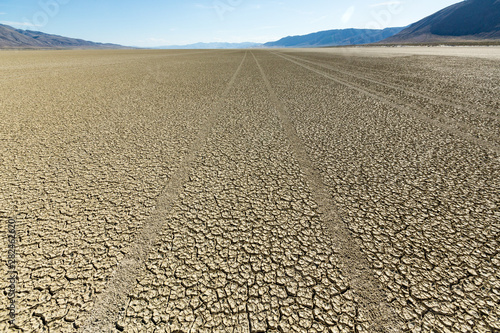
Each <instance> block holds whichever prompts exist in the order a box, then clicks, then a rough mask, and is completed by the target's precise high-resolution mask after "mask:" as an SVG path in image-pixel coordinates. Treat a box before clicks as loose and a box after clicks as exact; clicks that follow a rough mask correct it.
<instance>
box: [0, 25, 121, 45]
mask: <svg viewBox="0 0 500 333" xmlns="http://www.w3.org/2000/svg"><path fill="white" fill-rule="evenodd" d="M2 48H3V49H9V48H28V49H29V48H32V49H57V48H89V49H118V48H126V47H125V46H121V45H117V44H111V43H96V42H90V41H87V40H83V39H77V38H70V37H64V36H59V35H52V34H46V33H43V32H40V31H32V30H22V29H16V28H13V27H11V26H9V25H5V24H0V49H2Z"/></svg>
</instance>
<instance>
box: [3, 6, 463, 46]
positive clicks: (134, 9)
mask: <svg viewBox="0 0 500 333" xmlns="http://www.w3.org/2000/svg"><path fill="white" fill-rule="evenodd" d="M457 2H459V1H458V0H400V1H393V0H344V1H340V0H310V1H305V0H277V1H274V0H268V1H263V0H184V1H173V0H0V23H3V24H7V25H11V26H14V27H16V28H21V29H31V30H38V31H43V32H46V33H52V34H58V35H64V36H68V37H74V38H82V39H87V40H92V41H96V42H111V43H118V44H122V45H129V46H143V47H146V46H159V45H179V44H191V43H195V42H219V41H225V42H268V41H273V40H277V39H279V38H282V37H285V36H289V35H300V34H307V33H311V32H316V31H320V30H329V29H342V28H386V27H396V26H406V25H408V24H411V23H413V22H415V21H418V20H419V19H421V18H423V17H425V16H428V15H430V14H432V13H434V12H436V11H438V10H439V9H442V8H444V7H446V6H449V5H451V4H454V3H457Z"/></svg>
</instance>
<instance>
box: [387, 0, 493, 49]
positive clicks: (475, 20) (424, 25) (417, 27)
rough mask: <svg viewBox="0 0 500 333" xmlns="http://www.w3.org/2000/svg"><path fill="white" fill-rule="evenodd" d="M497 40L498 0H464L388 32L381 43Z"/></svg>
mask: <svg viewBox="0 0 500 333" xmlns="http://www.w3.org/2000/svg"><path fill="white" fill-rule="evenodd" d="M493 40H496V41H499V40H500V0H467V1H462V2H459V3H457V4H454V5H451V6H449V7H446V8H444V9H442V10H440V11H438V12H437V13H434V14H432V15H430V16H428V17H426V18H424V19H422V20H420V21H418V22H416V23H414V24H412V25H410V26H409V27H408V28H406V29H404V30H403V31H401V32H399V33H398V34H396V35H394V36H391V37H389V38H387V39H385V40H384V41H382V43H384V44H414V43H444V42H477V41H493Z"/></svg>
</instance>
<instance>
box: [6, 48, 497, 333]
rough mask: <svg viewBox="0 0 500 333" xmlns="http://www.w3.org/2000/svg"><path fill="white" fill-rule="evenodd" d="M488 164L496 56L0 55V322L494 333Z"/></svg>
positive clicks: (491, 169) (354, 52)
mask: <svg viewBox="0 0 500 333" xmlns="http://www.w3.org/2000/svg"><path fill="white" fill-rule="evenodd" d="M499 153H500V48H498V47H489V48H458V47H457V48H346V49H322V50H284V49H275V50H255V49H254V50H227V51H216V50H179V51H154V50H114V51H1V52H0V186H1V191H0V218H1V221H2V224H1V225H0V244H1V246H0V248H1V260H2V263H1V265H0V276H1V279H0V286H1V289H2V292H1V293H0V331H2V332H120V331H123V332H176V333H180V332H186V333H187V332H248V333H250V332H317V333H320V332H499V331H500V244H499V243H500V209H499V205H500V158H499ZM9 219H11V220H10V222H8V221H9ZM12 240H15V242H12ZM14 252H15V262H14V261H12V260H11V261H9V253H10V254H12V253H14ZM11 259H12V258H11ZM15 272H17V279H15V283H13V284H11V282H10V281H9V277H10V276H12V275H13V274H14V275H15ZM12 295H15V297H14V300H15V301H14V302H12V301H11V300H12ZM9 297H10V298H9ZM12 309H13V310H12ZM11 310H12V311H11ZM11 313H12V314H13V317H14V319H15V320H14V323H13V324H11V323H9V321H10V320H11Z"/></svg>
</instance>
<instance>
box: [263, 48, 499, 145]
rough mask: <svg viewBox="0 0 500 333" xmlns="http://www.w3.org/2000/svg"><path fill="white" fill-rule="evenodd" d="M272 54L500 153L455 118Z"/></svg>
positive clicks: (283, 56)
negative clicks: (433, 113) (428, 111)
mask: <svg viewBox="0 0 500 333" xmlns="http://www.w3.org/2000/svg"><path fill="white" fill-rule="evenodd" d="M272 54H274V55H276V56H278V57H281V58H283V59H285V60H288V61H290V62H292V63H294V64H296V65H298V66H301V67H303V68H305V69H307V70H309V71H311V72H314V73H316V74H319V75H321V76H324V77H326V78H327V79H330V80H332V81H334V82H337V83H339V84H341V85H344V86H346V87H348V88H350V89H353V90H356V91H358V92H361V93H363V94H365V95H367V96H369V97H371V98H374V99H376V100H378V101H380V102H382V103H385V104H387V105H390V106H391V107H393V108H395V109H397V110H399V111H401V112H403V113H405V114H409V115H411V116H413V117H416V118H418V119H420V120H422V121H424V122H427V123H429V124H432V125H434V126H436V127H439V128H441V129H442V130H444V131H446V132H448V133H450V134H453V135H456V136H459V137H461V138H462V139H464V140H467V141H469V142H471V143H473V144H476V145H478V146H481V147H483V148H485V149H489V150H492V151H494V152H495V153H497V154H498V153H500V147H499V146H498V145H496V144H494V143H491V142H489V141H486V140H483V139H479V138H477V137H475V136H473V135H471V134H469V133H464V132H462V131H460V130H458V129H457V128H461V127H462V126H460V125H459V124H456V123H457V122H456V121H455V120H452V119H448V118H445V117H443V116H438V117H436V118H431V117H429V116H426V115H425V114H423V113H420V112H418V111H415V109H419V108H417V107H409V106H407V105H401V104H396V103H395V102H393V101H391V100H389V99H387V98H386V97H385V96H382V95H380V94H379V93H376V92H374V91H371V90H369V89H366V88H364V87H360V86H358V85H355V84H353V83H351V82H348V81H345V80H342V79H339V78H337V77H334V76H332V75H331V74H328V73H325V72H323V71H320V70H318V69H316V68H313V67H311V66H308V65H305V64H303V63H301V62H298V61H296V60H294V59H291V58H290V57H288V56H285V55H282V54H278V53H275V52H272ZM452 124H454V125H455V126H453V125H452Z"/></svg>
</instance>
